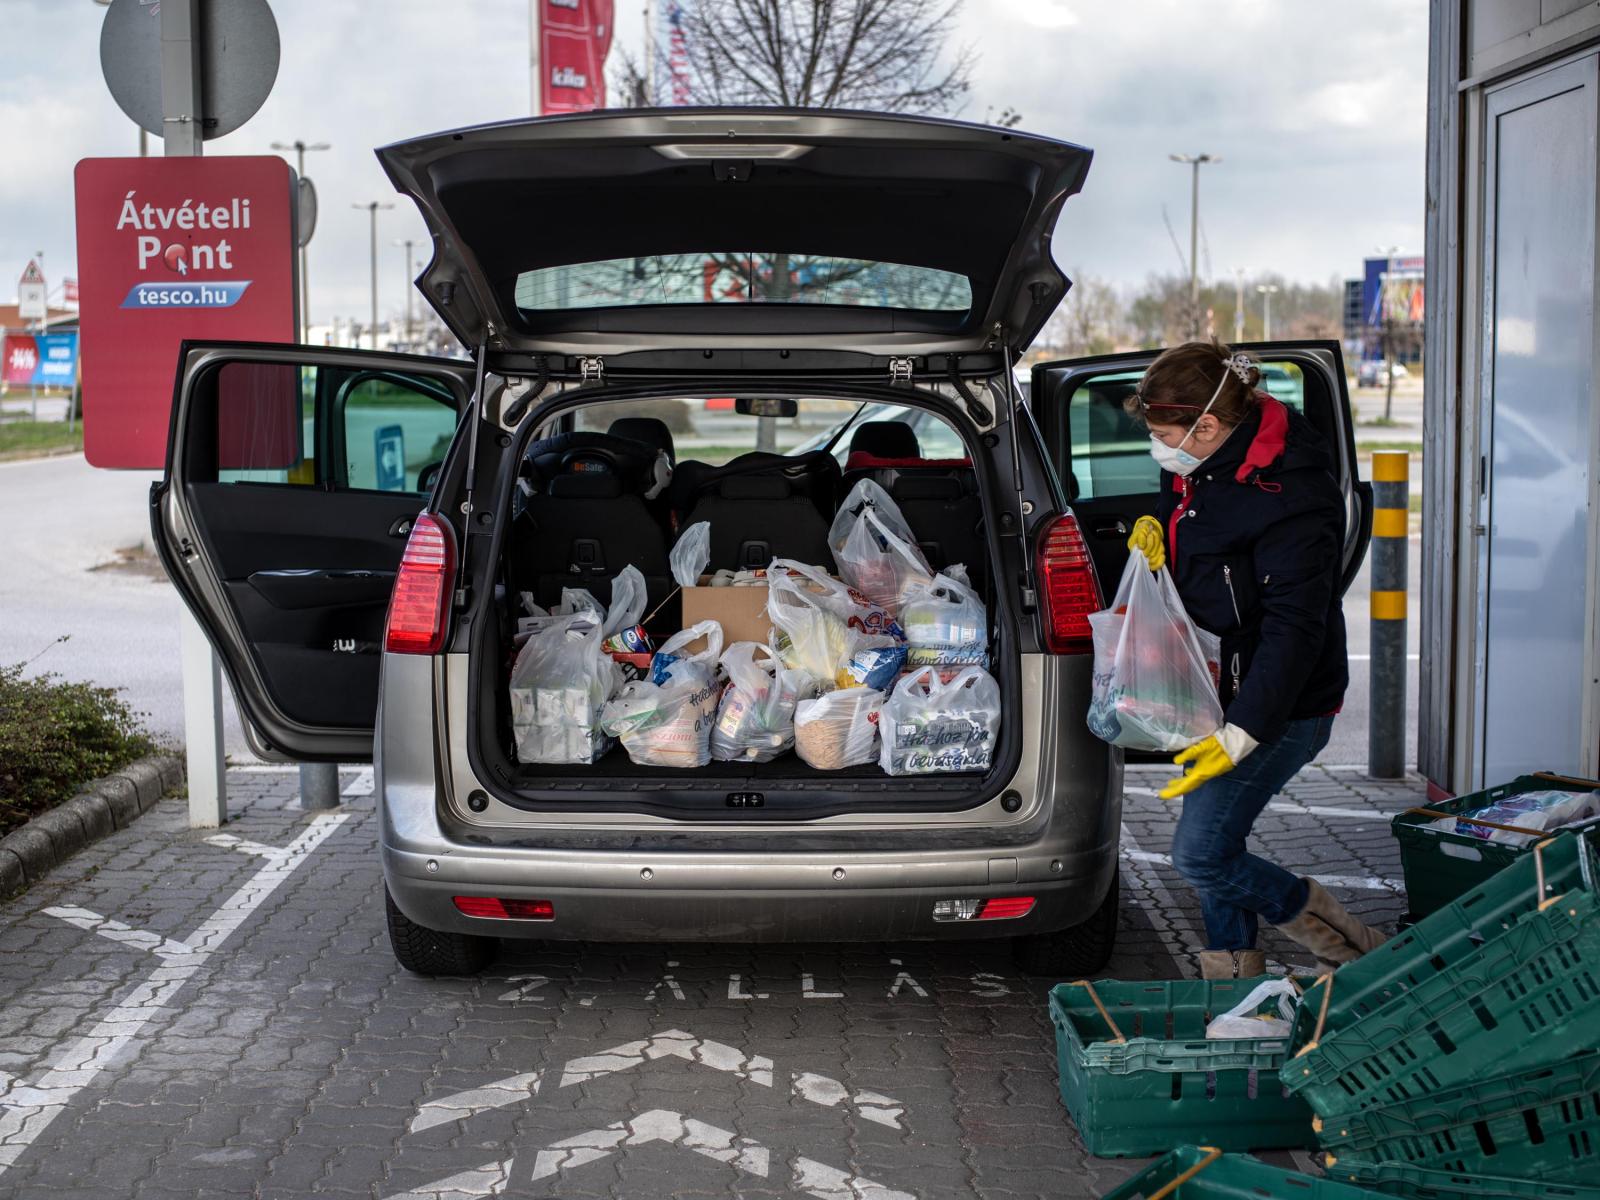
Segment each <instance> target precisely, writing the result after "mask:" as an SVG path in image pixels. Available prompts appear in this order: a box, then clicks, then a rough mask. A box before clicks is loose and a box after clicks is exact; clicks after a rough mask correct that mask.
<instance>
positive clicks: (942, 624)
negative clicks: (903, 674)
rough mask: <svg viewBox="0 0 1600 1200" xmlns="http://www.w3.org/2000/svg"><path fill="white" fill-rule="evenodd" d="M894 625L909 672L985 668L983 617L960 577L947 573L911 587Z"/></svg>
mask: <svg viewBox="0 0 1600 1200" xmlns="http://www.w3.org/2000/svg"><path fill="white" fill-rule="evenodd" d="M900 623H901V625H902V626H904V627H905V631H906V644H907V646H908V649H907V651H906V662H907V664H908V665H910V666H912V667H932V666H939V667H952V666H967V665H969V664H970V665H973V666H979V667H987V666H988V665H989V615H988V613H987V612H985V611H984V607H983V600H982V599H981V598H979V596H978V593H977V592H975V591H973V590H972V588H971V587H969V586H968V585H967V582H966V579H965V572H961V571H958V570H956V569H952V570H951V571H947V572H944V573H941V574H939V575H935V576H934V577H933V578H932V579H930V580H928V581H927V582H926V583H922V582H918V583H913V584H911V586H910V587H909V588H908V590H907V592H906V598H905V604H904V606H903V607H902V608H901V611H900Z"/></svg>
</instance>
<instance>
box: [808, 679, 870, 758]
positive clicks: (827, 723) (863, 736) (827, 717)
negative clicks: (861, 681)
mask: <svg viewBox="0 0 1600 1200" xmlns="http://www.w3.org/2000/svg"><path fill="white" fill-rule="evenodd" d="M882 707H883V693H882V692H880V691H876V690H875V689H873V688H868V687H854V688H840V689H838V690H837V691H832V692H827V693H825V694H824V695H821V696H819V697H817V698H816V699H815V700H802V701H800V703H799V704H797V705H796V706H795V710H794V748H795V753H796V754H798V755H799V756H800V757H801V758H802V759H803V760H804V761H805V762H806V764H807V765H808V766H812V767H815V768H817V769H818V770H819V771H836V770H838V769H839V768H840V767H854V766H860V765H862V764H865V763H870V762H874V761H876V760H877V757H878V713H879V710H880V709H881V708H882Z"/></svg>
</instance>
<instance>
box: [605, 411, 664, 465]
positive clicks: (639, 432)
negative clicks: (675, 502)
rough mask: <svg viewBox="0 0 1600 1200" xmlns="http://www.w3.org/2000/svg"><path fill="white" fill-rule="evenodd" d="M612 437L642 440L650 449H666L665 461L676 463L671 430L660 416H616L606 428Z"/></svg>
mask: <svg viewBox="0 0 1600 1200" xmlns="http://www.w3.org/2000/svg"><path fill="white" fill-rule="evenodd" d="M606 432H607V433H609V434H610V435H611V436H612V437H619V438H627V439H628V440H629V441H631V442H643V443H644V444H645V445H646V446H649V447H650V448H651V449H652V450H664V451H666V455H667V461H668V462H670V463H672V464H673V465H674V466H676V465H677V461H678V456H677V454H676V452H675V451H674V450H673V446H672V430H670V429H668V428H667V423H666V422H665V421H663V420H662V419H661V418H660V417H618V418H617V419H616V420H615V421H613V422H611V428H610V429H608V430H606Z"/></svg>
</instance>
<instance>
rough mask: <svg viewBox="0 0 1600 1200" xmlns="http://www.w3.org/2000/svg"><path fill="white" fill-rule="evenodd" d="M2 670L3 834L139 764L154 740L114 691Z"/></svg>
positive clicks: (18, 666) (15, 667)
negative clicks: (114, 773)
mask: <svg viewBox="0 0 1600 1200" xmlns="http://www.w3.org/2000/svg"><path fill="white" fill-rule="evenodd" d="M26 665H27V664H26V663H13V664H11V665H10V666H0V835H3V834H6V833H9V832H10V831H11V830H13V829H15V828H17V827H18V826H20V825H22V824H23V823H24V822H25V821H27V820H28V818H29V817H34V816H37V815H38V814H39V813H42V812H45V811H47V810H48V809H51V808H53V807H55V806H56V805H57V804H60V803H61V802H62V801H63V800H68V799H70V798H71V797H72V796H73V795H74V794H75V793H76V792H77V789H78V788H79V787H80V786H82V785H83V784H85V783H88V782H89V781H90V780H91V779H97V778H99V777H100V776H102V775H109V774H110V773H111V772H112V771H115V770H118V769H119V768H121V767H125V766H127V765H128V764H129V763H131V762H134V761H135V760H137V759H140V758H143V757H144V756H145V755H146V754H149V753H150V752H151V751H153V750H154V749H155V740H154V739H153V738H152V737H151V736H150V734H149V732H148V731H147V730H146V729H145V728H144V724H143V722H142V721H141V720H140V714H138V713H135V712H134V711H133V710H132V709H130V708H129V707H128V705H127V702H126V701H124V700H123V699H122V697H121V696H119V695H118V694H117V691H116V689H114V688H105V687H95V686H94V685H92V684H87V683H67V682H64V681H63V680H61V679H60V678H59V677H58V676H55V675H38V676H34V677H32V678H25V677H24V676H23V674H22V670H23V668H24V667H25V666H26Z"/></svg>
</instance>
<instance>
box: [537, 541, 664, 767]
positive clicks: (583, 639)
mask: <svg viewBox="0 0 1600 1200" xmlns="http://www.w3.org/2000/svg"><path fill="white" fill-rule="evenodd" d="M611 595H612V605H611V609H610V611H609V612H607V610H606V609H604V608H603V607H602V606H601V605H600V603H599V601H597V600H595V598H594V597H593V596H591V595H590V594H589V593H588V592H586V591H581V590H579V589H570V588H569V589H566V590H565V591H564V592H563V593H562V603H561V605H560V606H559V608H558V610H557V611H556V612H554V613H549V614H544V615H543V616H536V617H535V618H534V620H536V621H537V622H538V625H537V627H536V628H535V629H533V630H532V631H531V632H530V634H529V636H528V639H527V641H525V642H524V643H523V645H522V649H521V650H520V651H518V653H517V658H516V661H515V663H514V664H513V665H512V668H511V689H510V693H511V729H512V733H513V736H514V737H515V739H516V753H517V761H518V762H525V763H592V762H594V761H595V760H597V759H598V758H600V756H601V755H603V754H605V752H606V751H607V750H609V749H610V748H611V740H610V738H609V737H607V736H606V734H605V732H604V731H603V730H602V729H601V728H600V710H601V708H602V707H603V706H604V705H605V703H606V701H607V700H609V699H610V698H611V697H612V695H613V694H615V692H616V690H617V688H618V687H619V686H620V684H621V682H622V677H621V673H620V672H619V671H618V669H617V665H616V663H614V662H612V661H611V659H610V658H608V657H607V656H606V654H605V653H604V651H603V649H602V644H603V643H604V641H605V639H606V638H607V637H608V636H609V635H610V634H611V633H613V632H615V630H616V629H617V628H619V627H621V626H622V625H625V624H628V625H631V624H634V623H636V622H637V621H638V620H639V616H640V614H641V613H643V611H644V596H645V589H644V576H642V575H641V574H640V573H639V569H638V568H637V567H634V566H627V567H624V568H623V569H622V571H621V572H620V573H619V574H618V575H617V577H616V579H615V580H614V581H613V582H612V585H611ZM560 609H566V610H567V611H565V612H562V611H560Z"/></svg>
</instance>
